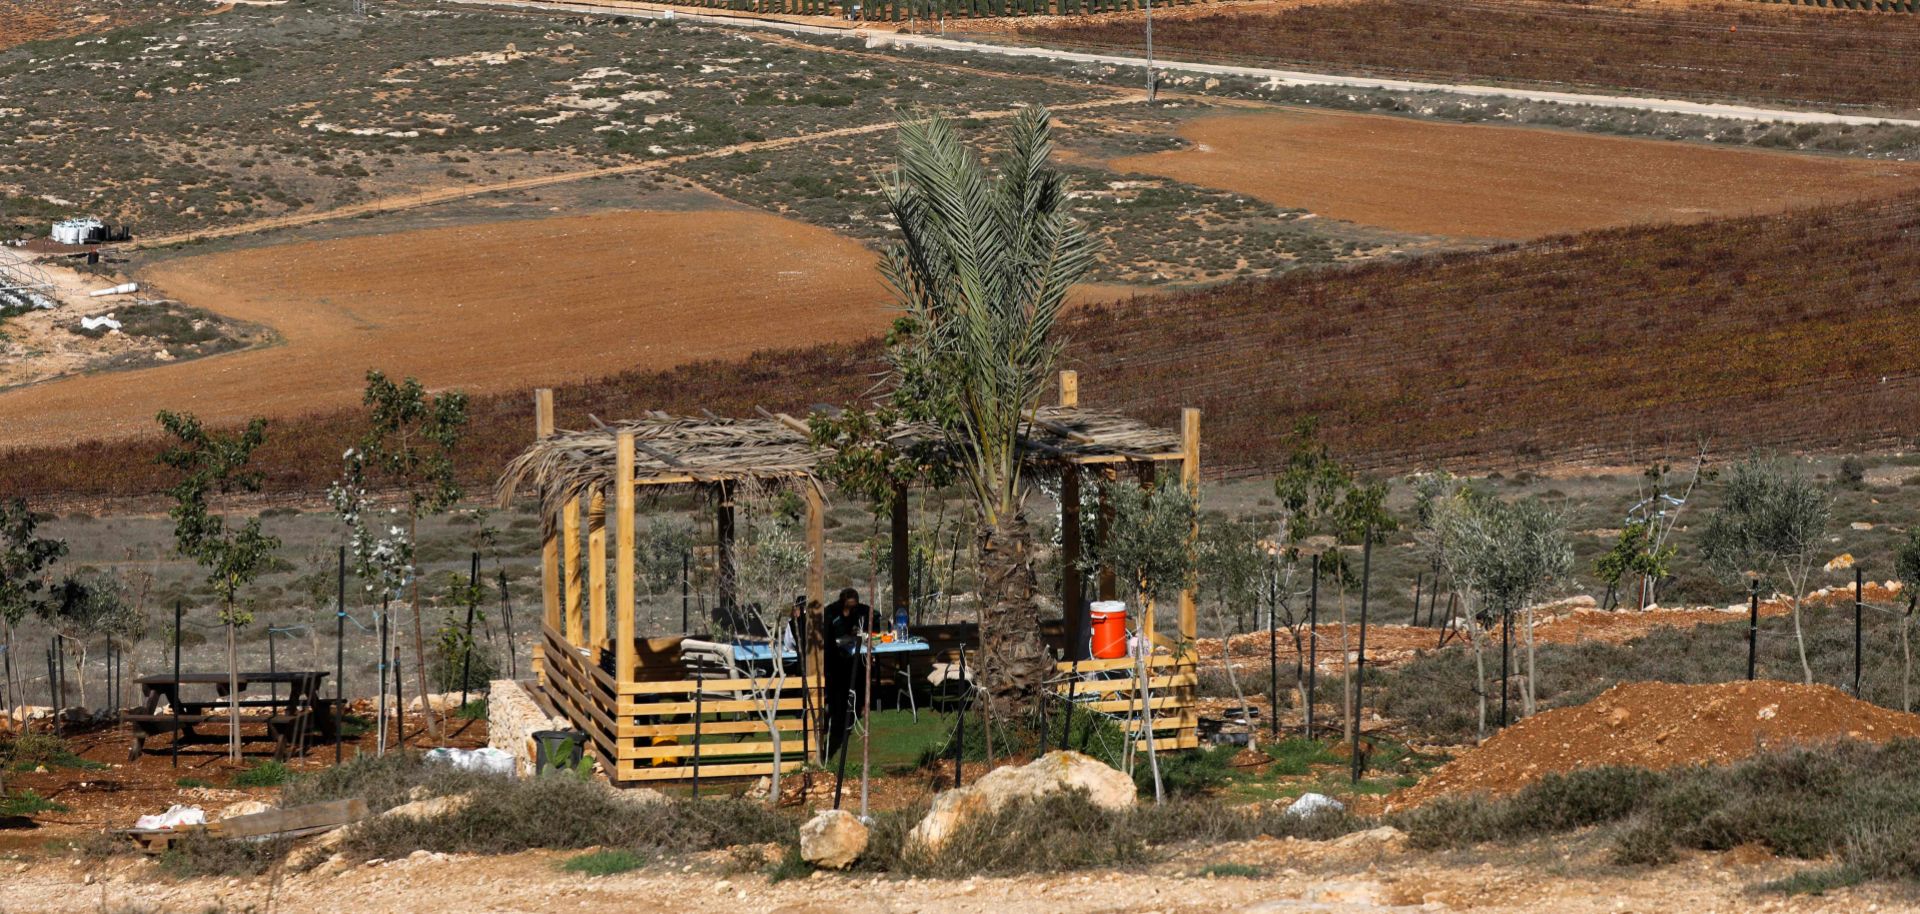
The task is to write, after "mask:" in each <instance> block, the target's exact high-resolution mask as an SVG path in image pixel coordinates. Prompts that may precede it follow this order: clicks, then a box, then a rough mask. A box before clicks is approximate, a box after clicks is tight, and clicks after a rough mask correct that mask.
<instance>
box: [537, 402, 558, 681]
mask: <svg viewBox="0 0 1920 914" xmlns="http://www.w3.org/2000/svg"><path fill="white" fill-rule="evenodd" d="M552 434H553V391H552V390H550V389H548V388H545V387H542V388H540V389H539V390H536V391H534V392H533V437H534V440H536V441H538V440H544V439H546V438H547V437H549V436H551V435H552ZM542 504H544V499H543V501H542ZM542 520H543V521H544V523H542V524H541V527H542V528H543V533H542V535H541V538H540V598H541V602H542V604H543V605H544V607H545V609H546V614H547V624H548V625H550V626H552V627H553V628H555V629H558V628H559V627H560V578H559V576H558V572H557V570H556V569H557V568H558V566H559V564H560V547H559V543H558V541H557V540H556V539H555V538H554V532H553V531H554V529H555V525H554V524H553V523H552V521H553V520H554V518H542ZM539 643H540V644H545V643H546V639H545V638H544V636H543V637H542V638H541V639H540V640H539ZM534 653H536V654H538V653H540V651H539V649H538V648H536V649H535V651H534ZM545 675H546V674H545V671H544V667H543V668H542V673H541V676H542V677H543V679H544V677H545Z"/></svg>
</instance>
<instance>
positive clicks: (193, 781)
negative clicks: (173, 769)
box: [173, 778, 213, 788]
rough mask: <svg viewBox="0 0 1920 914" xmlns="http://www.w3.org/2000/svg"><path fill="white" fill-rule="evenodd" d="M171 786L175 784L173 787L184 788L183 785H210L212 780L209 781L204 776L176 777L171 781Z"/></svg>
mask: <svg viewBox="0 0 1920 914" xmlns="http://www.w3.org/2000/svg"><path fill="white" fill-rule="evenodd" d="M173 786H175V787H183V788H185V787H212V786H213V782H212V781H209V780H207V779H206V778H178V779H176V780H175V781H174V782H173Z"/></svg>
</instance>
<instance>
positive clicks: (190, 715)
mask: <svg viewBox="0 0 1920 914" xmlns="http://www.w3.org/2000/svg"><path fill="white" fill-rule="evenodd" d="M326 677H327V674H326V673H324V672H319V671H312V670H275V671H269V672H243V673H240V674H238V675H237V677H235V676H233V675H231V674H228V673H178V674H175V673H156V674H154V675H151V676H142V677H140V678H139V679H137V680H135V682H137V683H138V684H139V686H140V690H141V692H142V693H143V696H144V697H143V700H142V701H141V704H140V709H139V710H138V711H124V712H122V713H121V715H120V720H121V721H122V722H123V723H127V724H130V725H132V727H133V745H132V746H131V747H130V748H129V749H128V751H127V758H128V760H129V761H131V760H136V759H138V758H140V755H141V754H142V753H143V752H145V751H146V745H147V740H149V739H151V738H153V737H155V736H159V735H161V734H163V733H164V734H171V736H172V737H173V741H174V743H175V744H176V745H186V744H188V743H195V742H217V741H219V740H220V739H221V738H220V737H214V736H210V735H203V734H201V733H199V732H198V731H197V729H196V728H198V727H200V726H203V725H214V726H220V725H228V726H231V723H230V716H229V710H228V704H229V703H228V696H229V694H230V692H231V688H232V685H233V683H234V682H235V681H236V679H237V683H238V686H239V689H240V692H241V693H242V694H243V695H244V694H245V693H246V692H247V690H248V687H250V686H266V687H269V688H271V689H272V691H271V693H270V694H269V695H264V696H263V695H261V694H260V692H259V691H258V690H256V691H254V693H253V695H254V697H250V698H241V699H240V701H239V702H238V704H239V706H240V708H241V710H242V715H241V718H240V725H241V726H246V725H248V724H264V725H265V726H266V728H267V734H268V735H269V736H271V737H273V757H274V758H276V759H285V758H286V757H287V755H288V753H289V750H290V749H295V748H297V749H298V750H300V751H305V749H306V743H307V738H308V736H309V735H311V734H317V735H319V736H320V737H321V738H322V739H323V740H330V739H332V738H333V735H334V733H335V732H336V730H337V728H338V727H339V725H340V721H339V717H338V711H339V709H337V708H335V707H333V706H332V704H331V703H329V702H324V701H322V700H321V698H320V684H321V681H322V680H324V679H326ZM188 686H193V687H196V688H200V687H205V686H212V687H213V691H214V696H215V697H214V698H213V699H211V700H188V699H185V698H183V697H182V696H181V692H182V691H184V689H185V688H186V687H188ZM279 686H286V694H285V695H284V696H283V695H281V694H280V690H279V688H278V687H279ZM163 705H164V706H165V708H166V710H164V711H162V710H161V707H162V706H163ZM249 709H252V710H258V709H266V712H267V713H266V714H265V715H260V714H246V713H244V712H245V711H247V710H249Z"/></svg>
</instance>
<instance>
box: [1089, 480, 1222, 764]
mask: <svg viewBox="0 0 1920 914" xmlns="http://www.w3.org/2000/svg"><path fill="white" fill-rule="evenodd" d="M1106 493H1107V498H1108V503H1109V504H1110V505H1112V507H1113V523H1112V525H1111V526H1110V527H1109V528H1108V532H1107V536H1106V539H1105V540H1104V541H1102V542H1100V543H1099V544H1098V546H1097V548H1096V549H1094V550H1093V551H1091V552H1090V553H1088V554H1087V555H1085V556H1082V558H1081V567H1082V568H1083V569H1085V570H1089V571H1091V570H1094V569H1098V568H1102V567H1104V568H1110V569H1112V570H1113V573H1114V578H1115V580H1116V581H1117V582H1118V583H1119V584H1120V586H1121V587H1122V588H1123V591H1124V592H1125V593H1126V594H1128V595H1129V596H1130V597H1132V598H1133V601H1134V605H1135V607H1136V609H1137V610H1138V616H1137V617H1138V618H1139V619H1141V620H1142V621H1143V622H1144V620H1145V619H1147V618H1148V617H1149V616H1150V615H1151V614H1152V612H1153V606H1154V603H1155V601H1158V600H1164V599H1168V598H1170V597H1173V596H1175V595H1176V594H1178V593H1179V591H1180V589H1181V588H1182V587H1184V586H1185V585H1186V584H1187V582H1188V581H1189V580H1191V579H1192V577H1193V574H1194V572H1195V570H1196V567H1197V560H1196V556H1195V553H1194V544H1193V525H1194V520H1195V506H1194V500H1193V496H1191V495H1190V494H1188V492H1187V490H1186V487H1185V486H1177V485H1170V486H1154V487H1151V488H1148V487H1145V486H1141V485H1140V484H1138V483H1135V482H1117V483H1110V484H1108V485H1107V488H1106ZM1140 631H1141V638H1140V641H1139V645H1140V647H1139V650H1138V651H1137V652H1136V653H1137V655H1138V658H1139V659H1138V672H1137V674H1136V675H1137V676H1138V677H1139V681H1140V723H1139V726H1140V730H1139V733H1140V736H1141V737H1143V738H1144V740H1145V742H1146V744H1147V762H1148V765H1149V766H1150V767H1151V768H1152V771H1153V795H1154V800H1155V801H1156V802H1158V801H1159V800H1160V799H1161V798H1162V794H1163V791H1162V788H1161V783H1160V758H1159V754H1158V753H1157V752H1156V751H1155V750H1154V740H1153V710H1152V700H1151V698H1150V697H1149V691H1150V689H1149V685H1148V683H1149V674H1150V672H1151V671H1150V669H1149V667H1148V665H1147V657H1148V656H1149V655H1150V654H1152V653H1153V643H1152V641H1151V640H1150V639H1148V638H1147V637H1146V634H1147V632H1146V627H1145V626H1144V624H1143V625H1142V626H1141V629H1140ZM1127 745H1128V746H1129V747H1131V746H1132V745H1133V742H1132V741H1128V743H1127Z"/></svg>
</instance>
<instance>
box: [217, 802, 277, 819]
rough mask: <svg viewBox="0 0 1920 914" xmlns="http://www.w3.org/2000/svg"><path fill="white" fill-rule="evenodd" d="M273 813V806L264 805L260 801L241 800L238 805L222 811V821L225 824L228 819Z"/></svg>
mask: <svg viewBox="0 0 1920 914" xmlns="http://www.w3.org/2000/svg"><path fill="white" fill-rule="evenodd" d="M272 811H273V805H272V804H270V803H262V802H260V801H259V800H241V801H240V802H238V803H235V804H233V805H231V806H228V807H227V808H226V809H222V810H220V821H222V822H225V821H226V820H228V819H235V818H239V817H240V816H251V815H254V814H256V813H263V812H272Z"/></svg>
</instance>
